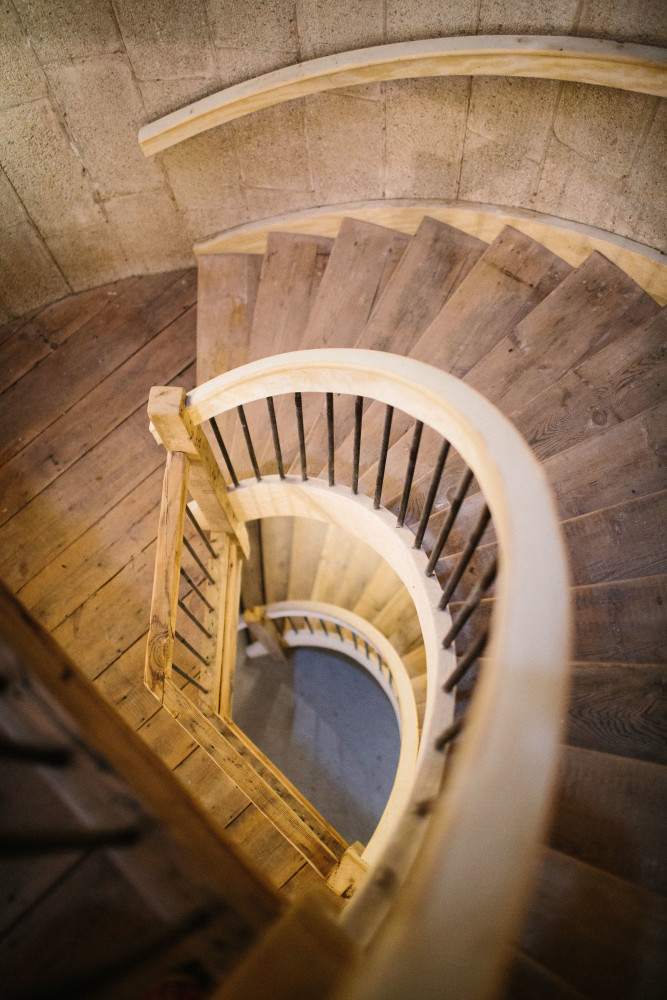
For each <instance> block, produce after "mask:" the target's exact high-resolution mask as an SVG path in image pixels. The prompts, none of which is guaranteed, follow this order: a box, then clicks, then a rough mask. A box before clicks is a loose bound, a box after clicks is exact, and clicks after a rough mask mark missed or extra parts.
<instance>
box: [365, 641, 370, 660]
mask: <svg viewBox="0 0 667 1000" xmlns="http://www.w3.org/2000/svg"><path fill="white" fill-rule="evenodd" d="M364 646H365V647H366V659H367V660H369V659H370V652H369V650H368V643H367V642H366V640H365V639H364Z"/></svg>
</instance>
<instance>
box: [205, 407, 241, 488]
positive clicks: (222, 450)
mask: <svg viewBox="0 0 667 1000" xmlns="http://www.w3.org/2000/svg"><path fill="white" fill-rule="evenodd" d="M209 423H210V425H211V430H212V431H213V433H214V435H215V440H216V441H217V442H218V448H219V449H220V454H221V455H222V457H223V459H224V462H225V465H226V466H227V471H228V472H229V475H230V476H231V477H232V482H233V483H234V486H238V485H239V481H238V479H237V478H236V473H235V472H234V466H233V465H232V463H231V459H230V457H229V452H228V451H227V449H226V448H225V442H224V441H223V440H222V434H221V433H220V428H219V427H218V422H217V420H216V419H215V417H211V419H210V420H209Z"/></svg>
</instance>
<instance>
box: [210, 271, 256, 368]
mask: <svg viewBox="0 0 667 1000" xmlns="http://www.w3.org/2000/svg"><path fill="white" fill-rule="evenodd" d="M198 264H199V270H198V279H197V280H198V286H197V385H201V383H202V382H207V381H208V380H209V379H210V378H215V376H216V375H220V374H221V372H226V371H231V369H232V368H238V366H239V365H244V364H245V363H246V362H247V360H248V350H249V346H250V330H251V327H252V317H253V311H254V307H255V299H256V297H257V288H258V284H259V273H260V267H261V264H262V258H261V256H260V255H258V254H245V253H225V254H204V255H202V256H201V257H199V260H198Z"/></svg>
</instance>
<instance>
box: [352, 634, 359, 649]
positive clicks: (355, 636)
mask: <svg viewBox="0 0 667 1000" xmlns="http://www.w3.org/2000/svg"><path fill="white" fill-rule="evenodd" d="M352 642H353V643H354V648H355V649H358V648H359V647H358V646H357V633H356V632H353V633H352Z"/></svg>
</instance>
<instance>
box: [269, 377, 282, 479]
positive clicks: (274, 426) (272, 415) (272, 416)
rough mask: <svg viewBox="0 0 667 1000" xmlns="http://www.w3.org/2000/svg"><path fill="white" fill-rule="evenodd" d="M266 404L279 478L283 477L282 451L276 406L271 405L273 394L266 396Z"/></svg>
mask: <svg viewBox="0 0 667 1000" xmlns="http://www.w3.org/2000/svg"><path fill="white" fill-rule="evenodd" d="M266 405H267V406H268V408H269V420H270V421H271V435H272V437H273V450H274V451H275V453H276V462H277V463H278V475H279V476H280V478H281V479H284V478H285V470H284V468H283V453H282V451H281V449H280V437H279V436H278V423H277V421H276V408H275V406H274V405H273V396H267V397H266Z"/></svg>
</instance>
